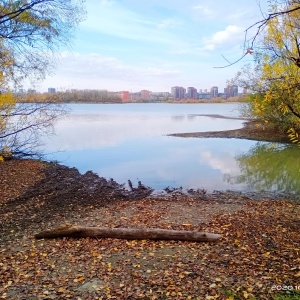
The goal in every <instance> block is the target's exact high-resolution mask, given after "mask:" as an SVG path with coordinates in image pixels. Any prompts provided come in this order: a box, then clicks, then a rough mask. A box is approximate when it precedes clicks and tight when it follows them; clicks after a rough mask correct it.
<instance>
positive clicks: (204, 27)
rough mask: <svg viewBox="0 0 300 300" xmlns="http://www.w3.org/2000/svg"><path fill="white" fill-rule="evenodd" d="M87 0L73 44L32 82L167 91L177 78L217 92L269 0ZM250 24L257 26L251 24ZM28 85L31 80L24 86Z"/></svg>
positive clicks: (231, 73) (248, 58) (60, 86)
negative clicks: (52, 67)
mask: <svg viewBox="0 0 300 300" xmlns="http://www.w3.org/2000/svg"><path fill="white" fill-rule="evenodd" d="M259 4H260V6H259V5H258V3H257V1H256V0H249V1H238V0H224V1H222V2H220V1H218V0H211V1H206V2H203V1H202V0H177V1H173V0H164V1H161V0H148V1H139V0H118V1H115V0H89V1H87V3H86V6H87V19H86V21H84V22H83V23H81V24H80V25H79V28H78V31H77V33H76V38H75V40H74V43H73V45H72V46H71V48H64V47H61V49H60V52H59V53H57V55H58V56H59V57H60V60H59V62H58V63H57V69H56V70H54V72H53V75H52V76H47V77H46V79H45V80H44V81H43V82H42V83H41V84H40V85H39V86H36V87H34V89H36V90H38V91H46V90H47V89H48V87H55V88H56V89H57V90H60V89H76V88H78V89H107V90H115V91H116V90H129V91H135V90H142V89H145V90H151V91H154V92H159V91H167V90H169V87H172V86H176V85H178V84H180V85H182V86H185V87H186V88H188V87H193V86H194V87H197V88H198V87H201V86H202V87H207V88H209V87H210V85H211V83H213V84H214V85H216V86H218V87H219V89H220V90H222V89H223V88H225V87H226V80H230V79H231V78H233V77H234V75H235V74H236V72H237V71H239V70H240V68H241V66H243V65H244V64H246V63H248V62H251V61H252V57H251V55H247V56H246V57H245V58H244V59H243V60H242V61H241V62H240V63H238V64H236V65H234V66H232V67H230V68H219V69H216V68H214V67H220V66H224V65H226V64H227V61H226V60H225V59H224V58H223V56H224V57H225V58H226V59H227V60H229V61H235V60H236V59H238V58H240V57H241V56H242V55H243V54H244V53H245V52H244V51H245V49H244V46H246V47H247V46H248V45H244V39H245V29H246V28H248V27H249V26H250V25H252V24H253V23H255V22H256V21H258V20H260V19H262V15H261V10H262V11H263V12H267V8H266V7H267V1H260V3H259ZM254 30H255V28H254ZM24 87H25V88H28V86H24Z"/></svg>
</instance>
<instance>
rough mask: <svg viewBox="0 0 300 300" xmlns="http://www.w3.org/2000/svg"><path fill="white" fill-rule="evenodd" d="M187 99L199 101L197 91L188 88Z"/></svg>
mask: <svg viewBox="0 0 300 300" xmlns="http://www.w3.org/2000/svg"><path fill="white" fill-rule="evenodd" d="M187 98H189V99H198V93H197V89H196V88H194V87H188V88H187Z"/></svg>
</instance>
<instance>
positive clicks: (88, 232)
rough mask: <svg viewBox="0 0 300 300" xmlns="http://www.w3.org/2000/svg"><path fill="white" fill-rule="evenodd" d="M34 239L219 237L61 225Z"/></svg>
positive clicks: (216, 236)
mask: <svg viewBox="0 0 300 300" xmlns="http://www.w3.org/2000/svg"><path fill="white" fill-rule="evenodd" d="M34 237H35V238H36V239H44V238H47V239H49V238H58V237H76V238H78V237H91V238H116V239H128V240H177V241H190V242H213V241H217V240H218V239H220V238H221V235H219V234H214V233H206V232H199V231H187V230H169V229H160V228H109V227H86V226H74V225H63V226H59V227H56V228H54V229H51V230H46V231H42V232H40V233H38V234H36V235H35V236H34Z"/></svg>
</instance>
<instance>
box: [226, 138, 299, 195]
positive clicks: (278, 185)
mask: <svg viewBox="0 0 300 300" xmlns="http://www.w3.org/2000/svg"><path fill="white" fill-rule="evenodd" d="M236 160H237V162H238V166H239V168H240V172H241V174H240V175H237V176H232V175H230V174H227V175H226V176H225V178H226V180H227V182H228V183H231V184H241V183H246V184H247V186H248V188H249V189H251V190H256V191H276V192H282V193H284V192H286V193H295V194H300V157H299V148H298V147H297V146H295V145H285V144H270V143H267V144H266V143H257V144H256V145H255V146H254V147H252V148H251V149H250V150H249V151H248V152H246V153H243V154H241V155H238V156H236Z"/></svg>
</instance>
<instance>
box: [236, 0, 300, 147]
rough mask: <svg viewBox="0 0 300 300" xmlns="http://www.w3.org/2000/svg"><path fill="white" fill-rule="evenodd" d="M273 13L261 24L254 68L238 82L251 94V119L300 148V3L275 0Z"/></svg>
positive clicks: (242, 74)
mask: <svg viewBox="0 0 300 300" xmlns="http://www.w3.org/2000/svg"><path fill="white" fill-rule="evenodd" d="M270 9H271V11H272V13H270V14H269V15H268V17H267V18H266V19H265V20H263V21H261V22H258V23H259V24H260V26H259V27H258V32H257V34H256V35H255V47H253V48H254V50H255V51H254V61H255V64H254V67H253V68H252V71H250V68H249V66H248V67H247V68H245V69H244V70H243V71H242V72H240V73H239V74H238V76H237V81H238V83H239V85H240V86H243V87H245V88H247V89H248V91H250V92H251V93H250V95H249V107H248V108H249V110H248V112H249V113H250V115H251V116H252V117H254V118H257V119H259V120H262V121H264V122H266V123H269V124H271V125H274V126H276V127H277V128H278V129H279V130H282V131H284V132H287V134H288V135H289V137H290V138H291V140H292V141H293V142H295V143H298V144H299V145H300V142H299V133H300V76H299V75H300V36H299V33H300V1H287V0H285V1H280V3H279V1H276V0H272V1H271V2H270Z"/></svg>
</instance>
